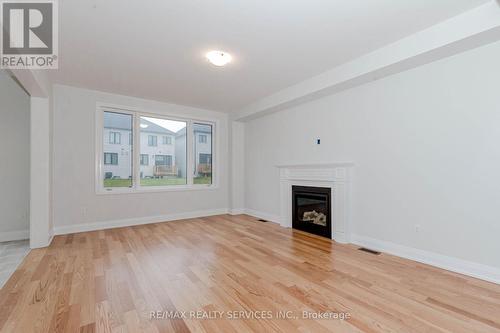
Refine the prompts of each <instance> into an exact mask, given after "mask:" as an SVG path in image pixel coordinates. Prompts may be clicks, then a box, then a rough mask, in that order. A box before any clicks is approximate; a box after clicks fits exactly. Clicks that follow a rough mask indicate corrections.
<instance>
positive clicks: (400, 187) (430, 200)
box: [245, 43, 500, 267]
mask: <svg viewBox="0 0 500 333" xmlns="http://www.w3.org/2000/svg"><path fill="white" fill-rule="evenodd" d="M499 59H500V43H495V44H491V45H488V46H483V47H481V48H479V49H475V50H472V51H468V52H466V53H463V54H459V55H456V56H453V57H450V58H447V59H444V60H440V61H438V62H435V63H432V64H429V65H425V66H422V67H419V68H416V69H413V70H410V71H407V72H404V73H400V74H397V75H394V76H391V77H388V78H385V79H382V80H379V81H375V82H372V83H369V84H365V85H363V86H360V87H357V88H354V89H350V90H347V91H344V92H342V93H339V94H336V95H332V96H328V97H325V98H322V99H320V100H316V101H313V102H309V103H307V104H303V105H300V106H297V107H294V108H291V109H288V110H285V111H282V112H279V113H275V114H271V115H268V116H265V117H262V118H258V119H256V120H253V121H250V122H248V123H246V128H245V170H246V171H245V201H246V208H247V209H251V210H255V211H258V212H262V213H266V214H269V215H279V204H278V203H279V178H278V170H277V169H276V168H275V166H276V165H279V164H293V163H298V164H304V163H321V162H337V161H352V162H354V163H355V165H356V166H355V168H354V175H353V189H352V190H353V198H352V199H353V207H352V223H353V232H354V233H355V234H357V235H360V236H364V237H369V238H373V239H377V240H382V241H389V242H392V243H396V244H400V245H403V246H407V247H411V248H416V249H421V250H425V251H429V252H432V253H437V254H442V255H446V256H450V257H455V258H459V259H463V260H468V261H472V262H475V263H481V264H484V265H489V266H493V267H500V256H499V255H498V254H499V253H500V241H499V235H500V222H499V221H500V211H499V208H498V203H499V202H500V190H499V189H500V75H499V73H500V62H499ZM316 138H321V145H319V146H318V145H316V144H315V140H316ZM416 225H418V226H419V232H416V228H415V226H416Z"/></svg>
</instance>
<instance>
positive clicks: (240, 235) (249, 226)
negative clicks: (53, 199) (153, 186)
mask: <svg viewBox="0 0 500 333" xmlns="http://www.w3.org/2000/svg"><path fill="white" fill-rule="evenodd" d="M156 311H162V312H161V315H162V316H163V317H167V316H168V315H169V314H170V315H176V316H178V317H183V316H186V318H175V319H167V318H151V312H155V313H156ZM169 311H170V312H169ZM175 311H179V312H175ZM180 311H185V313H182V312H180ZM194 311H199V312H194ZM203 311H204V312H203ZM217 311H220V312H217ZM280 311H281V312H280ZM287 311H289V312H287ZM192 312H194V313H192ZM304 312H305V313H304ZM304 314H305V315H307V316H317V315H323V316H327V317H329V318H326V319H325V318H323V319H313V318H303V316H304ZM196 315H198V316H204V315H210V316H212V317H213V318H212V319H193V318H192V317H193V316H196ZM280 315H281V316H286V317H289V318H288V319H281V318H279V316H280ZM155 316H158V315H157V314H155ZM252 316H254V317H259V318H261V319H260V320H257V319H252ZM336 316H345V317H344V320H341V319H338V318H336ZM236 318H238V319H236ZM0 330H1V332H22V333H29V332H49V333H53V332H82V333H83V332H151V333H153V332H189V331H192V332H251V331H253V332H287V333H288V332H454V333H460V332H463V333H471V332H500V286H499V285H495V284H492V283H487V282H484V281H481V280H477V279H473V278H469V277H465V276H462V275H459V274H455V273H451V272H448V271H444V270H441V269H438V268H434V267H431V266H427V265H423V264H419V263H416V262H413V261H409V260H405V259H401V258H397V257H394V256H390V255H386V254H382V255H379V256H376V255H372V254H369V253H365V252H361V251H358V250H357V248H356V247H355V246H353V245H340V244H336V243H334V242H332V241H330V240H327V239H322V238H319V237H315V236H310V235H308V234H305V233H302V232H298V231H294V230H290V229H284V228H281V227H279V226H278V225H276V224H273V223H263V222H258V221H256V219H254V218H251V217H248V216H244V215H240V216H229V215H221V216H213V217H206V218H200V219H190V220H183V221H174V222H166V223H158V224H150V225H143V226H136V227H128V228H118V229H112V230H105V231H95V232H85V233H79V234H73V235H65V236H57V237H55V238H54V240H53V242H52V244H51V246H50V247H48V248H45V249H38V250H33V251H31V252H30V253H29V254H28V256H27V257H26V258H25V259H24V261H23V263H22V264H21V265H20V266H19V267H18V269H17V271H16V272H15V273H14V275H13V276H12V277H11V278H10V280H9V281H8V282H7V283H6V285H5V286H4V288H2V289H1V290H0Z"/></svg>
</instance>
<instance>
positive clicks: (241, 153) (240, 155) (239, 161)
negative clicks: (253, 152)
mask: <svg viewBox="0 0 500 333" xmlns="http://www.w3.org/2000/svg"><path fill="white" fill-rule="evenodd" d="M230 132H231V139H230V143H229V146H230V151H231V172H230V174H231V185H230V193H231V195H230V201H231V202H230V208H231V211H232V213H234V214H241V213H243V212H244V209H245V124H244V123H242V122H238V121H232V122H231V131H230Z"/></svg>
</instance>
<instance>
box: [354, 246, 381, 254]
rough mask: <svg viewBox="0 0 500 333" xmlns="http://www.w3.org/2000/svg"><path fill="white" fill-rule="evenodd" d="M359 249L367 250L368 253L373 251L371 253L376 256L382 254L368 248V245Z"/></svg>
mask: <svg viewBox="0 0 500 333" xmlns="http://www.w3.org/2000/svg"><path fill="white" fill-rule="evenodd" d="M358 250H360V251H363V252H367V253H371V254H374V255H376V256H378V255H379V254H380V252H378V251H374V250H370V249H367V248H366V247H360V248H359V249H358Z"/></svg>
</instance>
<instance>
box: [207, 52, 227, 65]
mask: <svg viewBox="0 0 500 333" xmlns="http://www.w3.org/2000/svg"><path fill="white" fill-rule="evenodd" d="M206 57H207V59H208V61H210V63H211V64H212V65H215V66H218V67H221V66H224V65H227V64H228V63H230V62H231V60H232V57H231V55H230V54H229V53H227V52H224V51H210V52H208V53H207V55H206Z"/></svg>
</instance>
